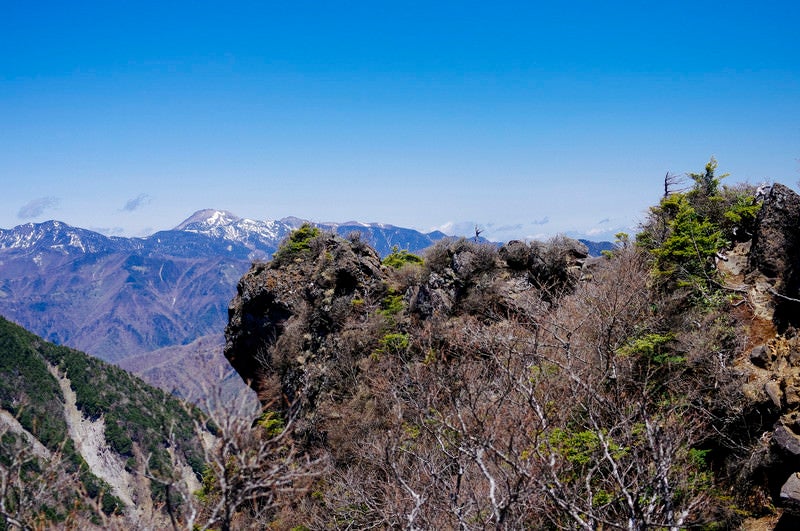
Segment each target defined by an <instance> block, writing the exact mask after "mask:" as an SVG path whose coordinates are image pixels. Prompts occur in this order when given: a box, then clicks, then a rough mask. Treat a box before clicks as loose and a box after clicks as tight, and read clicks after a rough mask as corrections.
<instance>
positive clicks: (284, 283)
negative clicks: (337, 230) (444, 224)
mask: <svg viewBox="0 0 800 531" xmlns="http://www.w3.org/2000/svg"><path fill="white" fill-rule="evenodd" d="M384 280H385V275H384V274H383V272H382V270H381V262H380V257H379V256H378V254H377V253H376V252H375V251H374V250H373V249H372V248H370V247H369V246H367V245H365V244H364V243H363V242H361V241H360V240H359V239H354V240H349V241H348V240H344V239H342V238H339V237H336V236H333V235H327V236H324V237H321V238H318V239H317V240H316V241H315V242H314V245H313V247H312V248H311V249H309V250H307V251H304V252H300V253H296V254H295V255H292V256H289V257H284V258H283V259H282V260H281V263H280V264H278V263H277V262H270V263H260V264H255V265H254V266H253V267H252V268H251V269H250V271H249V272H248V273H246V274H245V275H244V276H243V277H242V279H241V280H240V281H239V284H238V287H237V295H236V297H235V298H234V299H233V301H232V302H231V304H230V307H229V310H228V315H229V322H228V326H227V328H226V330H225V338H226V345H225V351H224V352H225V356H226V357H227V359H228V361H229V362H230V363H231V365H232V366H233V367H234V369H236V371H237V372H238V373H239V374H240V375H241V376H242V378H243V379H244V380H245V381H246V382H247V383H248V384H249V385H250V386H251V387H252V388H253V389H254V390H255V391H256V392H257V393H259V395H260V399H261V400H262V402H264V401H269V400H272V399H274V398H275V397H274V396H272V395H269V393H267V389H266V388H267V387H268V386H269V381H270V378H272V377H274V376H278V377H280V379H281V380H282V382H281V393H282V395H283V397H284V399H285V401H286V403H294V402H295V398H297V396H298V394H301V393H303V389H301V388H303V387H306V386H305V385H304V384H306V383H308V379H307V378H306V377H304V376H303V373H304V372H305V371H304V366H306V365H309V366H310V365H311V364H317V365H320V363H321V362H322V361H324V359H325V356H326V353H328V352H329V351H331V350H333V349H334V345H333V344H332V342H335V341H336V339H335V338H334V337H332V334H334V333H336V332H340V331H341V330H342V327H343V326H344V325H345V323H347V322H348V321H350V319H351V318H352V317H353V315H354V314H358V313H360V312H362V311H363V307H364V306H366V305H367V304H368V301H375V300H376V299H377V300H380V298H381V296H382V294H383V293H384V292H385V291H386V287H385V285H384ZM306 368H307V367H306ZM318 368H320V369H321V368H322V367H321V365H320V367H318ZM306 391H307V390H306Z"/></svg>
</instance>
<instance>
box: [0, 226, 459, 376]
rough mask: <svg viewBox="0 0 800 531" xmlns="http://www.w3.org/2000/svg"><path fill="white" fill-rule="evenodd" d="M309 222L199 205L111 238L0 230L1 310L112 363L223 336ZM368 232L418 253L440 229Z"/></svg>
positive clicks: (75, 231)
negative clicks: (250, 281)
mask: <svg viewBox="0 0 800 531" xmlns="http://www.w3.org/2000/svg"><path fill="white" fill-rule="evenodd" d="M302 223H304V221H303V220H300V219H298V218H286V219H284V220H277V221H257V220H250V219H245V218H240V217H238V216H236V215H234V214H232V213H230V212H226V211H223V210H201V211H198V212H196V213H195V214H193V215H192V216H190V217H189V218H187V219H186V220H185V221H183V222H182V223H180V224H179V225H178V226H176V227H175V228H174V229H172V230H165V231H160V232H157V233H155V234H153V235H151V236H148V237H146V238H121V237H108V236H105V235H103V234H100V233H98V232H94V231H91V230H87V229H82V228H78V227H72V226H70V225H67V224H66V223H63V222H60V221H46V222H44V223H27V224H25V225H19V226H17V227H14V228H13V229H0V314H1V315H4V316H6V317H7V318H9V319H11V320H13V321H16V322H17V323H19V324H21V325H23V326H25V327H26V328H28V329H29V330H32V331H33V332H35V333H37V334H39V335H41V336H43V337H45V338H47V339H49V340H51V341H54V342H56V343H60V344H66V345H68V346H72V347H75V348H78V349H81V350H83V351H85V352H88V353H91V354H93V355H96V356H98V357H100V358H103V359H105V360H107V361H120V360H122V359H124V358H126V357H128V356H131V355H134V354H141V353H144V352H150V351H152V350H155V349H158V348H163V347H167V346H170V345H182V344H188V343H190V342H192V341H194V340H196V339H197V338H199V337H202V336H205V335H207V334H221V333H222V330H223V329H224V327H225V323H226V319H227V308H228V302H229V301H230V299H231V298H232V297H233V296H234V294H235V292H236V282H237V281H238V280H239V278H240V277H241V276H242V274H244V272H245V271H247V269H248V268H249V267H250V264H251V263H252V261H253V260H259V259H267V258H269V257H270V256H271V255H272V254H273V253H274V252H275V250H276V249H277V248H278V246H279V245H280V243H281V241H282V240H283V239H284V238H285V237H286V236H287V235H288V234H289V233H290V232H291V231H292V230H293V229H294V228H297V227H299V226H300V225H301V224H302ZM320 227H322V228H324V229H327V230H336V231H337V232H339V233H340V234H344V235H346V234H348V233H350V232H352V231H354V230H358V231H359V232H361V233H362V234H363V235H364V236H365V238H366V239H367V240H369V241H370V242H372V243H373V244H374V245H375V247H376V249H378V251H379V252H381V253H382V254H387V253H389V252H390V251H391V248H392V246H393V245H397V246H399V247H401V248H404V249H409V250H411V251H412V252H413V251H419V250H421V249H422V248H424V247H428V246H430V245H431V244H432V243H433V242H434V241H435V240H436V239H439V238H441V237H444V235H443V234H436V233H434V234H430V235H426V234H422V233H419V232H417V231H414V230H411V229H403V228H400V227H392V226H389V225H378V224H365V223H355V222H352V223H342V224H320Z"/></svg>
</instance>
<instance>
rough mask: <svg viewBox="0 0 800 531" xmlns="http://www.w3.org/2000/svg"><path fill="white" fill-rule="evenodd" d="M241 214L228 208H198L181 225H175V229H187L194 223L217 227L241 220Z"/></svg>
mask: <svg viewBox="0 0 800 531" xmlns="http://www.w3.org/2000/svg"><path fill="white" fill-rule="evenodd" d="M241 219H242V218H240V217H239V216H237V215H236V214H233V213H231V212H228V211H227V210H215V209H213V208H206V209H203V210H198V211H197V212H195V213H194V214H192V215H191V216H189V217H188V218H186V219H185V220H184V221H183V222H182V223H181V224H180V225H178V226H177V227H175V230H186V229H188V228H190V227H192V226H193V225H203V226H205V227H217V226H220V225H229V224H231V223H235V222H237V221H239V220H241Z"/></svg>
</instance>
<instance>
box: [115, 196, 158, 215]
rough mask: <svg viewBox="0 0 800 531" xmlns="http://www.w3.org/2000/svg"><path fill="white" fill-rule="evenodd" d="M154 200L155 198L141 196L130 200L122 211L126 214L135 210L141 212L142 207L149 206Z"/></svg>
mask: <svg viewBox="0 0 800 531" xmlns="http://www.w3.org/2000/svg"><path fill="white" fill-rule="evenodd" d="M152 200H153V198H152V197H150V196H149V195H147V194H139V195H138V196H136V197H134V198H133V199H128V201H127V202H126V203H125V206H123V207H122V210H124V211H125V212H133V211H134V210H139V209H140V208H141V207H143V206H145V205H147V204H148V203H150V201H152Z"/></svg>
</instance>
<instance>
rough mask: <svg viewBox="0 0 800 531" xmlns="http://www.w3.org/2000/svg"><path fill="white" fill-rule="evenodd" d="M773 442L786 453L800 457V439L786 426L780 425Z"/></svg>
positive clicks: (776, 429) (773, 436)
mask: <svg viewBox="0 0 800 531" xmlns="http://www.w3.org/2000/svg"><path fill="white" fill-rule="evenodd" d="M772 440H773V441H775V444H777V445H778V448H781V449H782V450H784V451H785V452H788V453H790V454H792V455H795V456H800V437H798V436H797V435H795V434H794V432H793V431H792V430H790V429H789V428H787V427H786V426H784V425H783V424H780V425H778V427H777V428H775V433H774V434H773V435H772Z"/></svg>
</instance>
